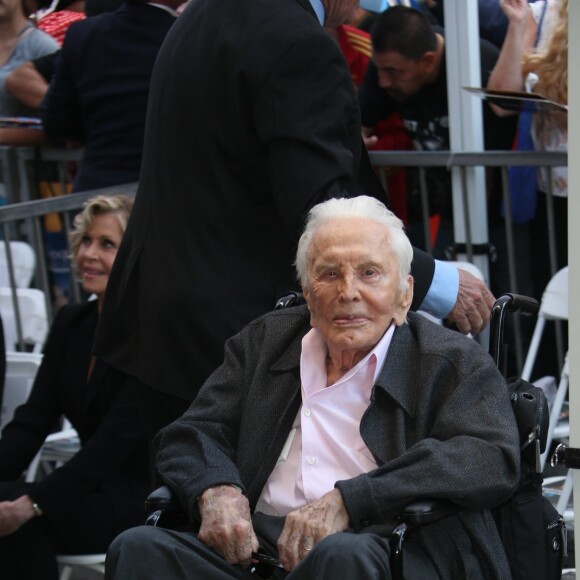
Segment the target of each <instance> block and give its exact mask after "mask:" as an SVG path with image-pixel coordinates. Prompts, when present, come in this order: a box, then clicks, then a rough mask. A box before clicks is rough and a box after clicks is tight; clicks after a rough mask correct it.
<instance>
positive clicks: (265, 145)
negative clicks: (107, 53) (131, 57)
mask: <svg viewBox="0 0 580 580" xmlns="http://www.w3.org/2000/svg"><path fill="white" fill-rule="evenodd" d="M149 105H150V106H149V113H148V118H147V131H146V137H145V146H144V153H143V169H142V174H141V181H140V184H139V190H138V194H137V198H136V203H135V206H134V209H133V212H132V215H131V218H130V222H129V225H128V228H127V231H126V233H125V237H124V240H123V243H122V245H121V248H120V250H119V253H118V255H117V259H116V261H115V265H114V268H113V272H112V274H111V278H110V281H109V285H108V288H107V298H106V300H105V305H104V309H103V313H102V316H101V327H100V329H99V332H98V333H97V341H96V352H97V353H98V354H99V355H100V356H102V357H103V358H104V359H105V360H107V361H108V362H109V363H110V364H112V365H114V366H117V367H118V368H120V369H123V370H124V371H125V372H127V373H129V374H132V375H134V376H136V377H137V378H139V379H140V380H142V381H143V382H145V383H147V384H148V385H150V386H152V387H153V388H155V389H157V390H159V391H162V392H165V393H169V394H172V395H175V396H178V397H182V398H183V399H186V400H191V399H193V398H194V397H195V394H196V393H197V390H198V389H199V387H200V386H201V384H202V383H203V382H204V380H205V379H206V378H207V376H208V375H209V374H210V373H211V371H213V370H214V369H215V368H216V367H217V366H218V365H219V364H220V362H221V361H222V358H223V346H224V342H225V340H226V339H227V338H228V337H230V336H231V335H233V334H234V333H236V332H237V331H239V330H240V329H241V328H242V327H243V326H244V325H245V324H246V323H247V322H249V321H250V320H252V319H253V318H255V317H257V316H259V315H261V314H263V313H265V312H267V311H268V310H271V309H272V308H273V305H274V303H275V300H276V298H278V297H279V296H280V295H281V294H282V293H283V292H285V291H287V290H288V289H291V288H294V287H295V286H296V281H295V271H294V268H293V266H292V263H293V261H294V257H295V251H296V243H297V240H298V237H299V235H300V232H301V230H302V228H303V223H304V218H305V216H306V214H307V212H308V210H309V209H310V208H311V207H312V206H313V205H315V204H316V203H318V202H321V201H323V200H325V199H327V198H329V197H332V196H340V195H344V194H346V195H356V194H359V193H370V194H372V195H376V196H380V197H382V198H383V200H384V201H385V202H386V201H387V199H386V194H385V192H384V191H383V190H382V189H381V188H380V185H379V184H378V181H377V179H376V177H375V176H374V175H372V174H371V173H370V172H372V169H371V167H370V163H369V162H368V158H366V154H365V156H362V157H361V151H363V148H362V138H361V125H360V113H359V108H358V102H357V98H356V95H355V92H354V89H353V86H352V81H351V78H350V74H349V71H348V67H347V65H346V62H345V60H344V57H343V55H342V53H341V51H340V49H339V48H338V45H337V44H336V42H335V41H334V40H333V39H332V38H331V37H330V36H329V35H328V34H327V33H326V32H325V31H324V30H323V28H322V27H321V26H320V24H319V22H318V20H317V19H316V16H315V14H314V12H313V10H312V7H311V5H310V3H309V1H308V0H276V1H272V0H244V1H243V2H242V1H240V0H219V1H218V2H216V1H215V0H196V1H195V2H193V3H192V4H191V5H190V6H189V7H188V8H187V9H186V10H185V12H184V13H183V14H182V16H180V17H179V19H178V20H177V22H176V23H175V25H174V26H173V27H172V29H171V30H170V31H169V34H168V35H167V38H166V41H165V43H164V45H163V47H162V48H161V50H160V52H159V57H158V59H157V63H156V65H155V69H154V72H153V77H152V82H151V94H150V101H149ZM361 159H362V161H361ZM363 174H364V175H363ZM363 176H364V182H365V183H367V186H365V187H364V188H361V187H360V185H359V181H360V180H359V178H362V177H363ZM423 259H424V267H423V268H422V269H421V268H419V269H417V270H416V271H415V274H416V275H417V276H418V280H417V284H416V287H415V291H416V300H415V305H418V304H420V303H421V302H422V300H423V297H424V295H425V292H426V290H427V289H428V287H429V285H430V282H431V279H432V275H433V269H434V263H433V260H432V259H431V258H430V257H427V256H423Z"/></svg>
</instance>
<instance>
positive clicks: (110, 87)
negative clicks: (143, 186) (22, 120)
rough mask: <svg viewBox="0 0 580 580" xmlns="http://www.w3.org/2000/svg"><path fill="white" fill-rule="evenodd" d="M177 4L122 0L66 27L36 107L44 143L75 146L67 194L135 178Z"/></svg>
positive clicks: (162, 0) (172, 0) (169, 0)
mask: <svg viewBox="0 0 580 580" xmlns="http://www.w3.org/2000/svg"><path fill="white" fill-rule="evenodd" d="M180 4H181V1H180V0H158V1H157V2H155V4H152V3H148V2H144V1H139V0H127V2H125V3H124V4H122V5H121V6H120V7H119V8H118V9H117V10H116V11H115V12H111V13H106V14H101V15H99V16H95V17H92V18H87V19H86V20H84V21H82V22H78V23H75V24H73V25H71V26H70V28H69V29H68V31H67V35H66V37H65V41H64V44H63V47H62V51H61V53H60V56H59V58H58V60H57V64H56V70H55V73H54V77H53V79H52V80H51V83H50V87H49V89H48V93H47V94H46V96H45V99H44V101H43V103H42V107H41V116H42V122H43V126H44V130H45V131H46V133H47V135H48V136H49V138H51V139H53V140H66V141H74V142H77V143H80V144H82V145H83V146H84V153H83V158H82V161H81V164H80V168H79V172H78V174H77V176H76V179H75V184H74V190H75V191H84V190H89V189H96V188H99V187H107V186H109V185H117V184H121V183H131V182H134V181H138V180H139V171H140V167H141V154H142V151H143V135H144V132H145V117H146V112H147V100H148V96H149V82H150V80H151V71H152V70H153V64H154V63H155V59H156V57H157V53H158V51H159V47H160V46H161V43H162V42H163V39H164V38H165V35H166V34H167V31H168V30H169V28H170V27H171V26H172V24H173V23H174V21H175V18H176V16H177V13H176V12H175V9H176V8H177V7H178V6H179V5H180Z"/></svg>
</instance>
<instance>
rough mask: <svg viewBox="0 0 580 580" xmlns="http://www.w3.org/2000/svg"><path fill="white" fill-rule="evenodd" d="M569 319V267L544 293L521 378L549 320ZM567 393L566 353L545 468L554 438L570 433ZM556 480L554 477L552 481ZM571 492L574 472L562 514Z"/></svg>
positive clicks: (528, 370)
mask: <svg viewBox="0 0 580 580" xmlns="http://www.w3.org/2000/svg"><path fill="white" fill-rule="evenodd" d="M549 320H551V321H556V320H568V267H566V268H562V270H560V271H559V272H556V274H555V275H554V276H553V277H552V279H551V280H550V281H549V282H548V285H547V286H546V289H545V290H544V293H543V295H542V301H541V304H540V311H539V313H538V320H537V322H536V326H535V328H534V333H533V335H532V340H531V342H530V347H529V349H528V354H527V356H526V361H525V363H524V368H523V371H522V378H523V379H525V380H528V381H529V380H530V376H531V374H532V369H533V367H534V363H535V361H536V358H537V356H538V353H539V349H540V342H541V339H542V334H543V332H544V329H545V327H546V322H547V321H549ZM567 393H568V354H567V353H566V356H565V360H564V365H563V367H562V370H561V372H560V380H559V383H558V388H557V390H556V395H555V398H554V401H553V403H552V408H551V410H550V427H549V430H548V439H547V443H546V451H545V452H544V453H543V454H542V457H541V465H542V469H543V468H544V467H545V465H546V460H547V458H548V454H549V452H550V447H551V444H552V441H553V440H554V438H557V439H561V438H567V437H568V436H569V434H570V425H569V423H568V422H566V421H561V420H560V414H561V412H562V407H563V405H564V400H565V399H566V394H567ZM552 481H553V480H552ZM571 494H572V471H571V470H569V471H568V475H567V477H566V484H565V485H564V489H563V491H562V493H561V494H560V498H559V500H558V505H557V506H556V509H557V510H558V511H559V512H560V513H565V510H566V506H567V505H568V502H569V501H570V497H571Z"/></svg>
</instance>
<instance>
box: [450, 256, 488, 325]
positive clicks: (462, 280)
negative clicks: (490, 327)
mask: <svg viewBox="0 0 580 580" xmlns="http://www.w3.org/2000/svg"><path fill="white" fill-rule="evenodd" d="M494 301H495V298H494V296H493V294H492V293H491V292H490V291H489V289H488V288H487V286H486V285H485V284H484V283H483V282H482V281H481V280H479V279H478V278H476V277H475V276H473V275H472V274H470V273H469V272H466V271H465V270H461V269H460V268H459V292H458V293H457V301H456V302H455V306H454V307H453V309H452V310H451V312H450V313H449V314H448V315H447V318H448V320H450V321H451V322H454V323H455V324H456V325H457V328H458V330H459V331H460V332H462V333H463V334H468V333H470V332H471V333H472V334H477V333H478V332H480V331H482V330H483V329H484V328H485V325H486V324H487V323H488V321H489V317H490V314H491V307H492V306H493V303H494Z"/></svg>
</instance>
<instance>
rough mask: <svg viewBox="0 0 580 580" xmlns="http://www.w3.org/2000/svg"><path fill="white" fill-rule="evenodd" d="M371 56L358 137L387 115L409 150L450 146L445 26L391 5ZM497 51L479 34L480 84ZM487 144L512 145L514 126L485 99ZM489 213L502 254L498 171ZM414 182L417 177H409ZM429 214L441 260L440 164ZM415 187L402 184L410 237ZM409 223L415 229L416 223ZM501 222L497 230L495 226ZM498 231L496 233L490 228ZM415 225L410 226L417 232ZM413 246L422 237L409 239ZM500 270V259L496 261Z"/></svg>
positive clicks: (447, 234)
mask: <svg viewBox="0 0 580 580" xmlns="http://www.w3.org/2000/svg"><path fill="white" fill-rule="evenodd" d="M372 49H373V54H372V60H371V62H370V63H369V66H368V68H367V71H366V75H365V78H364V80H363V83H362V85H361V87H360V90H359V101H360V107H361V116H362V125H363V134H364V135H365V137H371V135H372V133H373V128H374V126H375V125H376V124H377V123H378V122H379V121H380V120H382V119H386V118H387V117H388V116H389V115H390V114H391V113H392V112H394V111H396V112H398V113H399V114H400V115H401V118H402V120H403V124H404V125H405V127H406V129H407V131H409V134H410V135H411V138H412V140H413V144H414V147H415V149H417V150H423V151H441V150H448V149H450V146H449V112H448V101H447V68H446V62H445V31H444V29H442V28H440V27H438V26H433V25H431V24H430V22H429V21H428V19H427V18H426V17H425V16H424V15H423V14H422V13H421V12H419V11H417V10H414V9H412V8H406V7H403V6H397V7H394V8H390V9H389V10H386V11H385V12H383V13H382V14H381V15H379V17H378V18H377V19H376V22H375V24H374V27H373V32H372ZM498 55H499V50H498V49H497V48H496V47H495V46H494V45H493V44H491V43H490V42H487V41H486V40H483V39H480V61H481V86H486V83H487V79H488V77H489V74H490V73H491V71H492V69H493V67H494V65H495V63H496V61H497V58H498ZM483 125H484V139H485V148H486V149H487V150H493V149H500V150H504V149H505V150H508V149H511V145H512V142H513V135H514V129H515V126H514V124H512V123H508V124H506V123H502V122H501V120H500V121H499V122H498V119H497V118H496V117H495V115H494V114H493V112H492V111H491V109H490V107H489V106H488V105H487V104H486V103H484V104H483ZM487 177H488V179H487V191H488V214H489V227H490V239H491V238H493V239H492V242H494V243H496V244H497V246H498V250H499V251H500V253H501V255H500V256H499V259H498V263H497V264H500V265H501V260H502V259H504V258H505V255H504V253H503V252H502V251H501V250H502V247H503V242H502V240H501V239H499V240H497V241H496V240H495V237H496V233H497V234H498V236H499V237H501V236H503V226H502V224H501V215H500V209H499V208H500V202H501V179H500V175H499V174H498V172H496V171H488V174H487ZM415 181H418V179H417V178H416V177H415ZM427 182H428V191H429V197H430V210H431V213H440V215H441V223H440V226H439V232H438V236H437V240H436V244H435V249H434V253H435V256H436V257H438V258H443V259H444V258H445V250H446V249H447V247H448V246H449V245H451V244H452V243H453V212H452V204H451V175H450V173H449V171H448V170H447V169H446V168H432V169H430V170H429V171H427ZM414 190H415V191H418V185H416V184H415V183H413V180H411V183H409V185H408V191H407V195H408V198H409V202H408V203H409V205H410V207H409V215H410V218H411V221H412V222H413V221H414V222H415V224H413V223H411V225H410V237H411V238H412V239H413V236H414V235H417V233H418V235H422V228H421V226H420V220H421V214H420V205H419V202H416V201H415V200H416V199H418V195H413V191H414ZM414 226H415V227H414ZM500 226H501V227H500ZM496 229H497V232H496ZM415 230H416V231H415ZM413 242H414V243H415V244H416V245H421V240H420V239H417V238H416V237H415V239H413ZM497 264H496V266H493V265H492V278H493V269H495V270H496V271H497V272H498V273H497V275H496V276H495V284H494V283H493V280H492V291H493V292H494V293H496V295H498V293H501V291H507V290H508V289H509V288H508V284H509V282H508V280H507V275H502V274H499V268H498V267H497ZM501 269H502V271H504V270H505V264H504V265H503V266H501Z"/></svg>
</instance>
